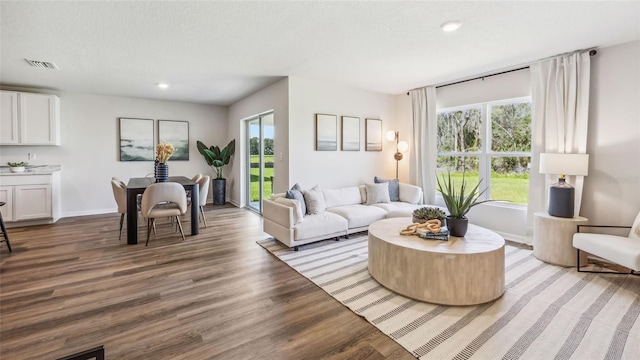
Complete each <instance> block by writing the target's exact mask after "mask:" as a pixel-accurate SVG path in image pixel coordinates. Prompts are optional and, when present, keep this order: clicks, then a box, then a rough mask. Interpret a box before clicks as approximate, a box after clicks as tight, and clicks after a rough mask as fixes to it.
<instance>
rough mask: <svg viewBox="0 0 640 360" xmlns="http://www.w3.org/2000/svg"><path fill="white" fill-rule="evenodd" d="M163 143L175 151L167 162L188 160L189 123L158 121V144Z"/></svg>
mask: <svg viewBox="0 0 640 360" xmlns="http://www.w3.org/2000/svg"><path fill="white" fill-rule="evenodd" d="M163 142H165V143H169V144H171V145H173V147H174V148H175V149H176V152H175V153H173V155H172V156H171V157H170V158H169V161H173V160H189V122H188V121H178V120H158V143H159V144H160V143H163Z"/></svg>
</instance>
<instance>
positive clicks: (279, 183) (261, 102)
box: [224, 79, 289, 206]
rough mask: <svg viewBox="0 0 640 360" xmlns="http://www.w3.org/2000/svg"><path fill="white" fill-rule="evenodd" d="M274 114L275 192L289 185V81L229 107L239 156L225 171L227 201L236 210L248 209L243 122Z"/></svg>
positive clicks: (231, 136)
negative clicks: (271, 112)
mask: <svg viewBox="0 0 640 360" xmlns="http://www.w3.org/2000/svg"><path fill="white" fill-rule="evenodd" d="M271 110H272V111H273V117H274V127H275V132H274V135H273V137H274V139H273V148H274V149H273V152H274V154H275V156H274V164H273V171H274V175H273V177H274V180H273V182H274V184H273V189H274V191H275V192H282V191H285V190H286V189H287V186H288V183H289V166H288V162H289V80H288V79H283V80H280V81H278V82H277V83H275V84H273V85H271V86H269V87H267V88H264V89H262V90H260V91H258V92H257V93H255V94H253V95H251V96H248V97H246V98H244V99H242V100H240V101H238V102H236V103H235V104H233V105H231V106H230V107H229V115H228V134H227V135H228V138H229V140H231V139H236V154H235V155H234V157H233V159H232V160H231V162H230V163H229V165H228V166H227V167H225V169H224V171H225V177H226V178H227V201H230V202H232V203H234V204H235V205H237V206H244V205H246V203H245V202H246V199H245V194H244V192H245V191H243V189H244V186H245V185H244V179H245V176H246V166H247V164H246V162H247V143H246V134H245V132H246V129H245V125H244V122H243V121H242V120H244V119H247V118H249V117H252V116H254V115H257V114H261V113H264V112H267V111H271Z"/></svg>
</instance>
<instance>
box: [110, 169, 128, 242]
mask: <svg viewBox="0 0 640 360" xmlns="http://www.w3.org/2000/svg"><path fill="white" fill-rule="evenodd" d="M116 179H117V180H116ZM111 189H113V197H114V198H115V199H116V204H118V213H120V235H119V236H118V240H122V224H123V223H124V215H125V214H126V213H127V190H126V186H125V185H124V183H123V182H122V181H120V180H119V179H118V178H115V179H114V178H112V179H111Z"/></svg>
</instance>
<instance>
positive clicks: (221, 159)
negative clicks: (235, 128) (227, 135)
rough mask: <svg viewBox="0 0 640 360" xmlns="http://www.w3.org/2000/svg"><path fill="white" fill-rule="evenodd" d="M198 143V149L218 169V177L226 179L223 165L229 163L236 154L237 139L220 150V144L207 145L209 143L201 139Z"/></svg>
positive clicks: (210, 164) (208, 162)
mask: <svg viewBox="0 0 640 360" xmlns="http://www.w3.org/2000/svg"><path fill="white" fill-rule="evenodd" d="M196 144H197V146H198V151H199V152H200V154H202V156H203V157H204V159H205V160H206V161H207V164H209V166H213V167H214V168H215V169H216V179H218V180H220V179H224V177H223V176H222V167H223V166H225V165H227V164H229V161H230V160H231V157H232V156H233V154H235V152H236V139H233V140H231V141H230V142H229V143H228V144H227V146H225V147H224V148H223V149H222V150H220V148H219V147H218V146H211V147H207V145H205V144H203V143H202V141H200V140H198V141H197V142H196Z"/></svg>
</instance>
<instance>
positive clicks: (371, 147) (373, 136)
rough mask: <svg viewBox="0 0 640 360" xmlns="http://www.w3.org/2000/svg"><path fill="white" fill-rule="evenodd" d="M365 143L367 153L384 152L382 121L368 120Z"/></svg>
mask: <svg viewBox="0 0 640 360" xmlns="http://www.w3.org/2000/svg"><path fill="white" fill-rule="evenodd" d="M365 142H366V144H365V151H382V120H379V119H367V121H366V123H365Z"/></svg>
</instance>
